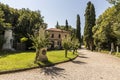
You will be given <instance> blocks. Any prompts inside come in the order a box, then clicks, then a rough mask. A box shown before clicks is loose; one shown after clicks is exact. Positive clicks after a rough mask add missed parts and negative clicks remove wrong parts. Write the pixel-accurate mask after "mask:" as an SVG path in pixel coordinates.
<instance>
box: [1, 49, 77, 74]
mask: <svg viewBox="0 0 120 80" xmlns="http://www.w3.org/2000/svg"><path fill="white" fill-rule="evenodd" d="M0 54H3V53H2V52H0ZM47 56H48V60H49V62H50V63H51V64H54V63H59V62H63V61H67V60H69V59H70V58H71V59H72V58H75V57H76V56H77V55H73V54H72V52H68V58H65V57H64V51H63V50H59V51H48V52H47ZM34 58H35V52H19V53H12V54H11V53H9V54H8V53H7V54H4V55H0V72H1V71H6V70H16V69H24V68H31V67H36V66H38V65H37V64H34ZM42 65H45V64H43V63H42Z"/></svg>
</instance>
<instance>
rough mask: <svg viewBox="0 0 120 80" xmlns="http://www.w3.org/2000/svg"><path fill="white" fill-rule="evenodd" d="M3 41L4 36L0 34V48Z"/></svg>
mask: <svg viewBox="0 0 120 80" xmlns="http://www.w3.org/2000/svg"><path fill="white" fill-rule="evenodd" d="M4 43H5V39H4V36H3V35H0V50H1V49H2V47H3V44H4Z"/></svg>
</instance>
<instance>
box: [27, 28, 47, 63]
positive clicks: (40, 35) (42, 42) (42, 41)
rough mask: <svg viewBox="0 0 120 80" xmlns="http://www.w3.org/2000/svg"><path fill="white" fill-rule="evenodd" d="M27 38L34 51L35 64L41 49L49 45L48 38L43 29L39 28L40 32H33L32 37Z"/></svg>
mask: <svg viewBox="0 0 120 80" xmlns="http://www.w3.org/2000/svg"><path fill="white" fill-rule="evenodd" d="M29 36H30V39H31V40H32V41H33V43H32V44H33V48H35V49H36V57H35V62H37V61H38V59H39V57H40V54H41V49H42V48H47V46H48V45H49V40H48V37H49V36H48V34H47V32H45V30H44V29H43V28H40V30H39V31H38V32H35V33H34V35H29Z"/></svg>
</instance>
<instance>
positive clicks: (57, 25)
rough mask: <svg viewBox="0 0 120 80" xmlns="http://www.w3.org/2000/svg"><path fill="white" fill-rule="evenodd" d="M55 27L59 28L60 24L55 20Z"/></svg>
mask: <svg viewBox="0 0 120 80" xmlns="http://www.w3.org/2000/svg"><path fill="white" fill-rule="evenodd" d="M55 27H56V28H57V29H59V28H60V25H59V23H58V21H57V24H56V26H55Z"/></svg>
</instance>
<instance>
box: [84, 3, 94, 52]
mask: <svg viewBox="0 0 120 80" xmlns="http://www.w3.org/2000/svg"><path fill="white" fill-rule="evenodd" d="M95 16H96V15H95V8H94V5H93V4H92V3H91V2H90V1H89V2H88V3H87V8H86V11H85V28H84V43H85V46H86V47H87V48H88V49H90V50H93V46H94V44H93V33H92V28H93V27H94V26H95V20H96V19H95Z"/></svg>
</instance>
